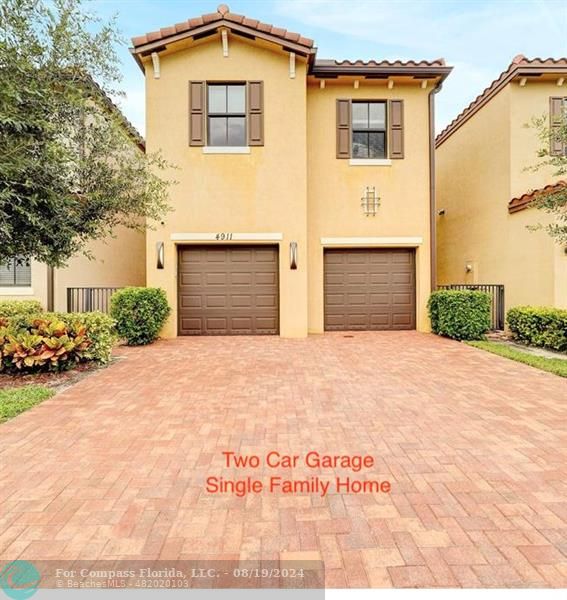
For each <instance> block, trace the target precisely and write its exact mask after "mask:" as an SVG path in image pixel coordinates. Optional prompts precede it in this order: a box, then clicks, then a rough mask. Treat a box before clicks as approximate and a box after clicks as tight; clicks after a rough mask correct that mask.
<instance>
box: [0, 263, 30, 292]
mask: <svg viewBox="0 0 567 600" xmlns="http://www.w3.org/2000/svg"><path fill="white" fill-rule="evenodd" d="M14 285H18V286H29V285H31V266H30V261H29V260H25V259H23V258H16V259H13V258H12V259H9V260H7V261H6V262H4V263H2V264H0V286H14Z"/></svg>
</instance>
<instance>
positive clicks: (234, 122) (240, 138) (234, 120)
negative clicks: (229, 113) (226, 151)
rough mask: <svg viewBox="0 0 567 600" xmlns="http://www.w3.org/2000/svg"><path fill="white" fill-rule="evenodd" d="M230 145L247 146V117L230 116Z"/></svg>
mask: <svg viewBox="0 0 567 600" xmlns="http://www.w3.org/2000/svg"><path fill="white" fill-rule="evenodd" d="M228 145H229V146H246V119H245V118H244V117H229V118H228Z"/></svg>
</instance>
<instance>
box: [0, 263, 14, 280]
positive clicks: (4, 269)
mask: <svg viewBox="0 0 567 600" xmlns="http://www.w3.org/2000/svg"><path fill="white" fill-rule="evenodd" d="M2 285H14V260H13V259H12V260H8V261H6V262H4V263H2V264H0V286H2Z"/></svg>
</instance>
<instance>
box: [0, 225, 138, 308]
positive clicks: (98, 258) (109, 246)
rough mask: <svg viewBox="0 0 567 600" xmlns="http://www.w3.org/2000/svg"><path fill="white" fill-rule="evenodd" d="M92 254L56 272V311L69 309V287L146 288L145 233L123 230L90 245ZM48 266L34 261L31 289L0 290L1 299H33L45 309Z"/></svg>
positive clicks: (54, 304)
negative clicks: (16, 290)
mask: <svg viewBox="0 0 567 600" xmlns="http://www.w3.org/2000/svg"><path fill="white" fill-rule="evenodd" d="M88 250H89V251H90V252H91V254H92V258H91V259H89V258H87V257H86V256H84V255H82V254H81V255H78V256H75V257H74V258H71V259H70V260H69V262H68V265H67V267H65V268H62V269H55V272H54V288H53V289H54V294H53V308H54V310H56V311H62V312H64V311H66V310H67V288H68V287H126V286H130V285H134V286H144V285H146V242H145V233H144V232H140V231H134V230H132V229H127V228H125V227H120V228H118V229H117V230H116V232H115V237H111V238H108V239H106V240H98V241H96V242H92V243H91V244H89V246H88ZM47 289H48V283H47V266H46V265H44V264H42V263H40V262H37V261H32V271H31V286H30V287H29V288H18V292H17V293H13V291H12V290H10V288H0V300H30V299H36V300H39V301H40V302H41V304H42V305H43V307H44V309H47V305H48V291H47Z"/></svg>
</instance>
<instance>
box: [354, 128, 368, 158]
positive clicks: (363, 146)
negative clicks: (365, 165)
mask: <svg viewBox="0 0 567 600" xmlns="http://www.w3.org/2000/svg"><path fill="white" fill-rule="evenodd" d="M352 157H353V158H368V134H367V133H364V132H355V133H353V135H352Z"/></svg>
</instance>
